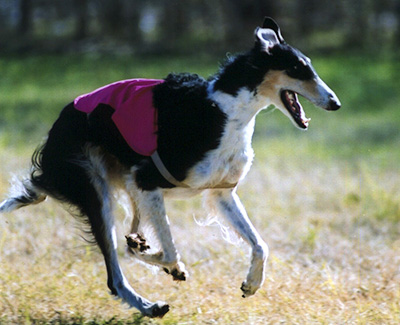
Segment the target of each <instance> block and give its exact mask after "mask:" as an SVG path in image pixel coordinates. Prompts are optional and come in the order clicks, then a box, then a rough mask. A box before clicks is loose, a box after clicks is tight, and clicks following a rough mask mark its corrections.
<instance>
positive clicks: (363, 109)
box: [0, 56, 400, 324]
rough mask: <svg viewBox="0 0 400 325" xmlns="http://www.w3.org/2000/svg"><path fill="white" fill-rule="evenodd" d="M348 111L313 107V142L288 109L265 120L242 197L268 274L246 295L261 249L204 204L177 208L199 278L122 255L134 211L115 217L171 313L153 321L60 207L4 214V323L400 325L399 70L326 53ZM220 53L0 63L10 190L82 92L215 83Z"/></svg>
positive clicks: (138, 271)
mask: <svg viewBox="0 0 400 325" xmlns="http://www.w3.org/2000/svg"><path fill="white" fill-rule="evenodd" d="M313 63H314V65H315V67H316V69H317V71H318V72H319V74H320V76H321V77H322V78H323V79H324V80H325V81H326V82H327V84H328V85H330V86H331V87H332V88H333V89H334V90H335V91H336V93H337V95H338V96H339V98H340V99H341V101H342V104H343V107H342V109H341V110H339V111H337V112H329V113H328V112H324V111H322V110H319V109H316V108H314V107H312V106H311V105H309V104H307V103H305V101H304V100H303V103H304V107H305V110H306V114H307V116H308V117H311V118H312V121H311V124H310V128H309V130H308V131H307V132H301V131H299V130H297V129H295V128H294V127H293V126H292V125H291V123H290V122H289V121H288V120H287V118H285V117H284V116H283V115H282V114H280V113H279V112H269V111H267V112H262V113H261V114H260V116H259V117H258V118H257V128H256V134H255V136H254V147H255V152H256V159H255V163H254V166H253V168H252V170H251V171H250V173H249V175H248V177H247V178H246V179H245V180H244V181H243V182H242V183H241V184H240V186H239V190H238V192H239V195H240V197H241V198H242V201H243V203H244V205H245V206H246V208H247V211H248V213H249V215H250V217H251V219H252V220H253V222H254V224H255V226H256V228H257V229H259V231H260V233H261V235H262V237H263V238H264V239H265V240H266V241H267V243H268V244H269V246H270V251H271V256H270V259H269V260H268V267H267V279H266V282H265V284H264V286H263V287H262V288H261V289H260V290H259V292H258V293H257V294H256V295H255V296H254V297H251V298H249V299H245V300H244V299H242V298H241V297H240V295H241V293H240V290H239V287H240V284H241V282H242V281H243V279H244V277H245V274H246V271H247V267H248V262H249V255H248V248H247V246H246V245H244V244H240V243H239V244H238V246H237V247H235V246H232V245H231V244H228V243H226V242H225V241H224V240H223V239H222V238H221V235H220V232H219V229H218V228H217V227H212V226H211V227H199V226H198V225H196V223H195V221H194V218H193V216H195V217H196V218H197V219H202V218H205V217H206V216H204V215H203V212H202V207H201V200H200V199H199V198H195V199H191V200H187V201H168V202H167V211H168V214H169V216H170V219H171V227H172V232H173V234H174V237H175V241H176V245H177V248H178V250H179V252H180V254H181V255H182V259H183V261H184V263H185V264H186V265H187V268H188V271H189V273H190V278H189V279H188V281H187V282H185V283H175V282H173V281H172V280H171V279H170V277H169V276H167V275H166V274H163V272H160V271H157V270H154V269H149V268H147V267H145V266H143V265H141V264H137V263H135V262H134V261H133V260H132V259H131V258H130V257H129V256H125V252H124V240H123V239H124V238H123V235H124V234H126V232H127V231H128V228H129V220H130V219H129V216H128V217H126V216H125V215H124V212H123V210H122V209H121V208H117V209H116V215H117V220H118V233H119V242H120V245H119V254H120V259H121V262H122V266H123V268H124V270H125V273H126V275H127V277H128V279H129V281H130V283H131V284H132V286H133V287H134V288H135V289H136V290H137V291H138V292H139V293H141V294H143V295H144V296H146V297H148V298H149V299H152V300H165V301H168V302H169V303H170V305H171V311H170V312H169V313H168V314H167V315H166V316H165V318H164V319H162V320H149V319H146V318H142V317H141V316H140V315H139V314H138V313H137V312H136V311H135V310H129V309H127V308H126V306H124V305H121V304H120V302H119V301H115V300H113V299H112V297H111V296H110V295H109V294H108V293H107V288H106V274H105V273H106V272H105V267H104V264H103V261H102V256H101V255H100V253H99V252H98V251H97V249H96V248H93V247H90V246H88V245H87V243H86V242H85V241H83V240H82V239H81V237H80V236H81V234H82V233H81V232H80V230H79V229H78V227H77V226H78V225H79V223H78V222H77V221H75V220H74V219H73V218H71V217H70V216H68V213H66V212H65V211H64V210H63V209H62V208H61V207H60V206H59V205H57V204H56V202H54V201H52V200H48V201H47V202H45V203H43V204H40V205H38V206H33V207H29V208H26V209H21V210H18V211H16V212H14V213H12V214H7V215H1V216H0V323H4V324H8V323H21V324H22V323H23V324H31V323H33V324H47V323H53V324H126V323H130V324H210V323H218V324H231V323H232V324H266V323H272V324H275V323H281V322H283V323H289V324H292V323H294V324H326V323H329V324H343V323H357V324H398V323H400V286H399V283H400V273H399V269H400V259H399V256H400V254H399V251H400V240H399V238H400V170H399V169H400V168H399V164H398V162H399V161H400V150H399V144H400V132H398V130H399V125H400V113H399V112H398V108H397V103H398V102H399V100H400V95H399V94H400V93H399V91H398V89H400V77H399V76H397V75H396V71H397V72H398V71H399V68H400V63H398V62H396V61H390V60H381V59H372V58H368V57H357V56H346V57H345V56H342V57H328V58H322V57H317V58H314V60H313ZM216 68H217V64H216V60H214V59H212V58H200V59H199V58H178V59H176V58H175V59H169V58H130V57H119V58H112V57H78V56H61V57H56V56H55V57H27V58H2V59H0V71H1V72H2V73H1V76H0V89H1V92H0V112H1V114H0V196H1V197H3V196H5V194H6V193H7V187H8V180H9V178H10V176H11V174H12V173H19V172H20V170H27V169H28V167H29V165H28V163H29V159H30V154H31V152H32V151H33V150H34V148H35V147H36V146H37V144H38V143H39V142H40V140H41V138H42V137H43V136H44V135H45V134H46V132H47V131H48V129H49V127H50V126H51V124H52V122H53V121H54V119H55V118H56V117H57V115H58V114H59V111H60V109H61V108H62V107H63V106H64V105H65V104H66V103H68V102H70V101H71V100H72V99H73V98H74V97H75V96H77V95H79V94H81V93H84V92H86V91H90V90H92V89H94V88H96V87H98V86H101V85H103V84H106V83H109V82H112V81H115V80H119V79H123V78H132V77H153V78H160V77H163V76H165V75H166V74H167V73H168V72H170V71H175V72H180V71H189V72H194V73H199V74H201V75H203V76H206V77H207V76H209V75H210V74H212V73H213V72H214V71H215V70H216Z"/></svg>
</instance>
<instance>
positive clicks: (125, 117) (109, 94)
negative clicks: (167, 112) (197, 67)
mask: <svg viewBox="0 0 400 325" xmlns="http://www.w3.org/2000/svg"><path fill="white" fill-rule="evenodd" d="M163 81H164V80H159V79H128V80H121V81H117V82H114V83H112V84H109V85H106V86H104V87H101V88H98V89H96V90H94V91H92V92H90V93H87V94H84V95H81V96H79V97H77V98H75V100H74V106H75V108H76V109H77V110H79V111H82V112H85V113H91V112H92V111H93V110H94V109H95V108H96V107H97V106H98V105H99V104H106V105H109V106H111V107H112V108H113V109H114V110H115V112H114V113H113V115H112V117H111V118H112V120H113V122H114V123H115V125H116V126H117V128H118V130H119V132H120V133H121V135H122V136H123V137H124V139H125V141H126V142H127V143H128V144H129V146H130V147H131V148H132V149H133V150H134V151H136V152H137V153H139V154H141V155H143V156H151V155H152V154H153V153H154V152H155V151H156V149H157V110H156V109H155V108H154V106H153V92H152V90H153V87H154V86H156V85H158V84H160V83H162V82H163Z"/></svg>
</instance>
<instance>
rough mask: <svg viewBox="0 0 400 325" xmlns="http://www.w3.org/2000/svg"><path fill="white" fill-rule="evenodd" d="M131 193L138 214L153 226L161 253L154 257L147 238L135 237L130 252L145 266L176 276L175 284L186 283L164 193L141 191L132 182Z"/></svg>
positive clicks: (130, 240)
mask: <svg viewBox="0 0 400 325" xmlns="http://www.w3.org/2000/svg"><path fill="white" fill-rule="evenodd" d="M127 189H128V190H129V193H130V195H131V197H132V199H133V200H135V205H136V208H137V212H136V213H138V214H139V215H140V218H144V219H146V221H148V222H149V223H150V224H151V226H152V227H153V229H154V232H155V235H156V236H157V239H158V241H159V243H160V245H161V250H160V251H158V252H156V253H153V254H150V253H148V252H147V251H148V248H149V247H148V245H147V244H146V241H145V239H144V237H143V235H142V234H138V233H131V234H129V235H128V236H126V239H127V244H128V250H129V251H130V252H131V253H132V254H133V255H134V256H135V257H137V258H138V259H140V260H141V261H143V262H145V263H148V264H152V265H157V266H161V267H162V268H163V269H164V271H165V272H167V273H169V274H171V275H172V276H173V278H174V280H180V281H182V280H186V278H187V272H186V270H185V266H184V264H183V263H182V262H180V257H179V254H178V252H177V250H176V248H175V244H174V241H173V239H172V234H171V230H170V228H169V221H168V217H167V215H166V212H165V207H164V199H163V195H162V192H161V190H155V191H142V190H139V189H138V188H137V187H136V185H134V182H133V181H132V180H130V181H129V182H127ZM141 221H142V220H141Z"/></svg>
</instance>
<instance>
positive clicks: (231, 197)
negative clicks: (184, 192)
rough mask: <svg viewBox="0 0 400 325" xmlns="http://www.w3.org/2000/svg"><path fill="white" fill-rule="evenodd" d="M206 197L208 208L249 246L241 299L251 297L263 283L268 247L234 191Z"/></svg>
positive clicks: (216, 192) (217, 191) (220, 192)
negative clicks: (249, 256) (250, 251)
mask: <svg viewBox="0 0 400 325" xmlns="http://www.w3.org/2000/svg"><path fill="white" fill-rule="evenodd" d="M206 195H207V196H206V203H208V205H209V208H211V209H212V210H214V211H216V212H217V213H218V214H220V215H221V216H223V217H225V219H226V220H227V221H228V222H229V224H230V225H232V227H233V229H234V230H235V231H236V232H237V233H238V234H239V235H240V237H241V238H243V240H245V241H246V242H247V243H248V244H249V245H250V246H251V249H252V257H251V266H250V269H249V272H248V274H247V278H246V280H245V281H244V282H243V284H242V287H241V289H242V291H243V297H248V296H251V295H253V294H254V293H255V292H256V291H257V290H258V289H259V288H260V286H261V285H262V284H263V282H264V268H265V263H266V260H267V258H268V246H267V244H266V243H265V242H264V241H263V240H262V238H261V236H260V235H259V234H258V232H257V230H256V229H255V228H254V226H253V224H252V223H251V221H250V219H249V217H248V216H247V213H246V210H245V209H244V207H243V205H242V203H241V202H240V200H239V197H238V196H237V194H236V190H213V191H209V193H208V194H206Z"/></svg>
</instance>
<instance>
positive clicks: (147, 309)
mask: <svg viewBox="0 0 400 325" xmlns="http://www.w3.org/2000/svg"><path fill="white" fill-rule="evenodd" d="M254 35H255V44H254V47H253V48H252V49H251V50H250V51H248V52H246V53H243V54H239V55H236V56H235V57H232V58H230V59H228V61H227V62H226V63H225V64H224V65H223V66H222V67H221V68H220V70H219V72H217V73H216V74H215V75H214V76H213V77H211V78H210V79H208V80H205V79H203V78H202V77H200V76H198V75H195V74H170V75H168V76H167V77H166V78H165V79H163V80H148V79H130V80H123V81H120V82H116V83H113V84H111V85H107V86H105V87H102V88H100V89H97V90H95V91H94V92H92V93H89V94H85V95H82V96H79V97H78V98H76V99H75V100H74V101H73V102H72V103H70V104H69V105H67V106H66V107H65V108H64V109H63V110H62V112H61V114H60V116H59V118H58V119H57V121H56V122H55V123H54V125H53V127H52V128H51V130H50V132H49V134H48V138H47V140H46V142H45V144H44V145H43V146H42V147H41V148H39V149H38V150H37V151H36V152H35V153H34V155H33V158H32V173H31V175H30V177H29V178H27V179H26V180H24V181H22V187H21V188H22V190H21V192H20V193H18V194H16V195H12V196H11V197H10V198H9V199H6V200H5V201H3V202H2V203H1V204H0V211H1V212H10V211H12V210H14V209H17V208H20V207H23V206H26V205H30V204H36V203H39V202H41V201H43V200H44V199H45V198H46V196H47V195H48V196H51V197H53V198H55V199H57V200H60V201H61V202H66V203H67V204H69V205H71V206H73V207H76V209H77V211H78V213H79V215H80V216H82V218H84V220H85V221H87V222H88V224H89V225H90V228H91V232H92V234H93V236H94V239H95V241H96V243H97V244H98V246H99V248H100V250H101V252H102V253H103V255H104V259H105V264H106V268H107V274H108V282H107V284H108V287H109V289H110V290H111V293H112V294H113V295H115V296H117V297H119V298H120V299H122V300H123V301H124V302H126V303H127V304H128V305H129V306H131V307H135V308H137V309H138V310H139V311H140V312H141V313H142V314H143V315H145V316H149V317H162V316H164V314H165V313H167V312H168V310H169V306H168V305H167V304H166V303H164V302H155V303H154V302H151V301H149V300H147V299H145V298H143V297H141V296H140V295H139V294H138V293H136V292H135V291H134V289H133V288H132V287H131V286H130V285H129V283H128V281H127V280H126V278H125V276H124V274H123V272H122V270H121V268H120V265H119V263H118V258H117V256H118V254H117V251H116V248H117V240H116V231H115V226H114V217H113V214H112V213H113V212H112V211H113V210H112V198H113V195H112V189H114V188H116V187H119V188H122V189H123V190H125V191H126V193H127V194H128V196H129V198H130V201H131V205H132V211H134V213H133V220H132V226H131V229H130V232H129V234H128V235H127V236H126V240H127V247H128V250H129V251H130V252H131V253H132V255H133V256H134V257H136V258H138V259H139V260H141V261H143V262H145V263H149V264H152V265H157V266H160V267H161V268H163V269H164V270H165V271H166V272H167V273H169V274H171V275H172V277H173V278H174V279H175V280H185V279H186V277H187V272H186V270H185V266H184V264H183V263H182V262H181V261H180V256H179V254H178V252H177V250H176V248H175V245H174V241H173V238H172V236H171V231H170V228H169V221H168V218H167V215H166V212H165V207H164V196H174V197H182V196H184V197H186V196H187V195H194V194H199V193H202V194H203V195H204V197H205V200H204V202H205V204H206V206H207V207H208V209H209V210H210V211H212V213H217V214H218V215H220V216H222V217H224V218H225V219H226V221H227V222H228V223H229V224H230V226H231V227H232V228H233V229H234V230H235V232H237V234H239V235H240V237H241V238H242V239H243V240H244V241H245V242H247V243H248V244H249V245H250V247H251V249H252V251H251V252H252V254H251V265H250V269H249V271H248V274H247V278H246V279H245V281H244V282H243V283H242V286H241V290H242V293H243V297H248V296H251V295H253V294H254V293H255V292H256V291H257V289H258V288H260V286H261V285H262V283H263V281H264V268H265V264H266V260H267V257H268V246H267V245H266V243H265V242H264V240H263V239H262V238H261V236H260V235H259V234H258V232H257V231H256V229H255V228H254V226H253V225H252V223H251V221H250V220H249V217H248V216H247V214H246V211H245V209H244V207H243V205H242V204H241V202H240V200H239V197H238V195H237V194H236V188H237V185H238V183H239V182H240V180H242V179H243V178H244V177H245V176H246V174H247V172H248V171H249V169H250V166H251V164H252V160H253V156H254V153H253V149H252V146H251V140H252V135H253V131H254V124H255V117H256V115H257V113H258V112H260V111H261V110H262V109H264V108H266V107H268V106H270V105H274V106H275V107H276V108H278V109H279V110H280V111H281V112H283V113H284V114H285V115H286V116H287V117H288V118H289V119H290V120H291V121H292V122H293V123H294V125H295V126H296V127H298V128H300V129H303V130H305V129H307V128H308V125H309V121H310V120H309V119H308V118H307V117H306V115H305V113H304V110H303V108H302V106H301V104H300V102H299V100H298V95H301V96H303V97H305V98H306V99H308V100H309V101H311V102H312V103H313V104H314V105H316V106H318V107H321V108H323V109H325V110H328V111H335V110H337V109H339V108H340V102H339V100H338V98H337V97H336V95H335V93H334V92H333V91H332V90H331V89H330V88H329V87H328V86H327V85H326V84H325V83H324V82H323V81H322V80H321V79H320V77H319V76H318V74H317V73H316V71H315V70H314V68H313V67H312V65H311V61H310V59H309V58H308V57H307V56H305V55H304V54H302V53H301V52H300V51H299V50H297V49H295V48H293V47H292V46H290V45H288V44H287V43H286V42H285V41H284V39H283V37H282V35H281V32H280V28H279V26H278V25H277V23H276V22H275V21H274V20H272V19H271V18H265V20H264V23H263V25H262V27H258V28H257V29H256V30H255V34H254ZM144 223H147V224H149V225H150V226H151V227H152V229H153V231H154V234H155V236H156V239H157V241H158V245H156V246H155V247H159V248H154V246H153V244H152V243H149V242H147V241H146V238H145V237H144V234H143V232H141V231H139V230H140V227H142V226H143V224H144ZM150 244H151V245H150Z"/></svg>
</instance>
